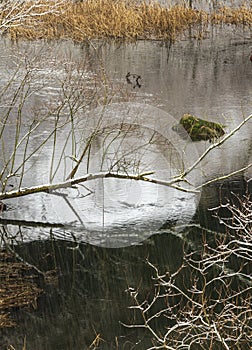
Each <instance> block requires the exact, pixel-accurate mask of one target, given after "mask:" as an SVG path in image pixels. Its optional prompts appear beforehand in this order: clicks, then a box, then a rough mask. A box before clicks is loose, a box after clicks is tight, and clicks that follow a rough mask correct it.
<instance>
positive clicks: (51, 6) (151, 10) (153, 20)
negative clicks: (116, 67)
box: [0, 0, 252, 41]
mask: <svg viewBox="0 0 252 350" xmlns="http://www.w3.org/2000/svg"><path fill="white" fill-rule="evenodd" d="M14 3H15V2H13V1H11V0H9V1H8V0H7V5H4V6H3V5H1V7H0V30H1V32H2V33H3V34H6V35H8V36H10V37H11V38H12V39H18V38H26V39H38V38H47V39H60V38H68V39H73V40H75V41H84V40H87V39H106V38H114V39H128V40H136V39H156V40H169V41H175V40H177V39H179V38H181V36H182V35H183V34H186V33H187V32H188V31H189V30H190V35H192V36H194V37H197V38H202V37H204V35H205V33H206V30H207V28H209V25H225V24H227V25H235V26H248V27H250V26H251V25H252V11H251V7H245V6H241V7H238V8H227V7H222V8H219V9H218V10H216V11H214V12H212V13H211V14H210V13H207V12H206V11H199V10H197V9H191V8H187V7H185V6H179V5H177V6H172V7H169V8H164V7H161V6H160V5H159V4H158V3H156V2H152V3H147V2H137V1H134V0H128V1H127V0H117V1H116V0H86V1H83V2H73V1H69V0H66V1H60V0H58V1H57V0H55V1H53V0H49V1H46V0H31V1H25V2H23V3H21V4H20V3H19V5H18V6H17V5H16V7H15V5H14Z"/></svg>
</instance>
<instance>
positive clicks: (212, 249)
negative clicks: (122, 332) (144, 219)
mask: <svg viewBox="0 0 252 350" xmlns="http://www.w3.org/2000/svg"><path fill="white" fill-rule="evenodd" d="M215 209H218V212H220V211H221V212H222V213H223V210H224V209H225V211H226V216H225V217H224V216H223V215H224V214H222V216H221V217H219V216H218V214H217V216H218V217H219V220H220V223H222V224H223V225H224V227H225V228H226V232H225V234H218V235H216V237H215V240H214V242H212V243H209V242H207V241H206V239H203V247H202V249H200V251H192V252H188V253H185V256H184V261H183V263H182V265H181V267H180V268H179V269H178V270H177V271H176V272H175V273H165V274H163V275H162V274H160V272H159V269H157V268H156V267H155V266H153V265H152V264H151V263H150V262H148V265H149V266H150V267H151V268H152V269H153V271H154V277H153V281H154V292H153V293H152V295H151V296H148V297H143V296H142V295H141V291H140V290H134V289H132V288H129V290H128V292H129V293H130V295H131V297H132V298H133V300H134V306H132V307H131V308H132V309H133V310H135V312H136V313H137V314H138V316H139V314H140V317H141V322H140V323H139V324H133V325H126V326H127V327H130V328H139V327H140V328H144V329H145V330H147V331H148V332H149V335H150V344H148V346H149V347H148V349H232V350H233V349H251V346H252V340H251V339H252V338H251V335H252V308H251V291H252V280H251V275H250V271H251V259H252V220H251V218H252V210H251V209H252V202H251V198H250V196H249V195H248V196H245V197H243V198H242V199H240V198H237V197H236V204H234V203H233V202H232V203H231V202H228V203H227V204H225V205H221V206H220V207H219V208H215ZM217 236H218V237H217ZM143 299H144V301H142V300H143Z"/></svg>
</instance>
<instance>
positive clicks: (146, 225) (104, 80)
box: [0, 30, 252, 350]
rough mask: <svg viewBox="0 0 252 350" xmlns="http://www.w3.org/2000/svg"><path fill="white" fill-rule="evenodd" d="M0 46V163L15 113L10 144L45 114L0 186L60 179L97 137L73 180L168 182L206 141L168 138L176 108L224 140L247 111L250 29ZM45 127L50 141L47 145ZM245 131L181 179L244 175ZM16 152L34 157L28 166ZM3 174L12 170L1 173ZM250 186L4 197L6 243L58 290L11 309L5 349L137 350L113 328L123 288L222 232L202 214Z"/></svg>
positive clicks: (134, 334)
mask: <svg viewBox="0 0 252 350" xmlns="http://www.w3.org/2000/svg"><path fill="white" fill-rule="evenodd" d="M0 46H1V52H2V54H1V61H0V68H1V70H0V71H1V73H0V74H1V89H3V88H4V87H5V90H4V92H5V93H4V94H3V93H1V110H2V115H5V116H7V115H8V123H7V124H6V128H5V129H4V132H3V135H2V141H3V142H2V143H1V147H2V158H1V164H2V166H4V165H5V164H6V162H7V160H8V159H9V157H10V156H11V154H12V152H13V145H15V136H14V135H15V133H16V130H17V129H16V125H17V124H16V120H17V116H20V115H21V114H22V117H20V118H21V119H20V135H19V139H21V137H22V136H24V135H25V133H27V131H28V130H30V129H29V128H31V125H37V124H36V122H37V121H38V120H41V118H42V119H43V118H44V119H43V122H42V123H40V124H38V126H37V128H36V130H35V131H34V132H32V133H31V136H30V138H29V142H27V143H26V142H23V143H22V144H21V145H20V147H19V149H18V152H17V154H16V155H15V160H14V162H13V168H12V172H13V173H14V175H12V176H10V178H9V179H8V181H7V184H5V183H3V184H2V185H3V186H5V185H6V190H10V189H15V188H18V186H19V185H20V184H21V185H22V186H23V187H28V186H31V185H39V184H41V183H48V182H50V180H51V181H52V182H59V181H63V180H64V179H66V177H67V176H68V175H69V173H70V171H71V169H72V168H73V167H74V165H76V159H79V157H80V156H81V154H82V152H83V149H84V148H85V145H87V140H89V137H90V135H91V134H92V133H93V134H94V131H96V133H95V135H94V136H93V137H92V142H91V143H90V147H89V148H88V152H87V153H86V156H85V158H84V160H83V162H81V165H80V166H79V167H78V170H77V173H76V176H83V175H85V174H86V173H97V172H100V171H103V172H104V171H114V172H120V173H123V172H124V173H125V172H126V173H130V174H132V173H133V174H139V173H145V172H154V174H151V175H149V176H150V177H153V178H158V179H159V180H163V181H167V179H168V180H170V179H173V177H174V176H176V175H178V174H179V173H181V172H182V171H183V170H184V169H185V168H188V167H189V166H191V165H192V164H193V163H194V162H195V161H196V160H197V158H198V157H199V156H200V155H201V154H202V153H203V152H204V151H205V150H206V149H207V148H208V147H209V146H211V144H210V143H209V142H205V141H201V142H198V143H193V142H191V141H190V140H188V139H185V138H181V137H180V136H179V135H177V134H176V133H175V132H174V131H173V130H172V126H173V125H174V124H176V123H177V122H178V121H179V119H180V118H181V116H182V115H183V114H184V113H191V114H194V115H196V116H198V117H200V118H203V119H208V120H212V121H216V122H220V123H222V124H224V125H225V130H226V131H227V132H230V131H231V130H233V129H234V128H235V127H237V126H238V125H239V124H240V123H241V122H242V121H243V120H244V119H245V118H246V117H248V116H249V115H250V114H251V112H252V85H251V81H252V62H251V61H250V55H251V51H252V40H251V34H250V33H245V32H241V31H233V30H230V31H229V32H228V33H227V32H225V33H224V32H223V33H219V34H218V35H217V33H212V35H210V34H209V38H207V39H205V40H204V41H202V42H198V41H195V40H184V41H181V42H178V43H175V44H173V45H172V46H169V45H164V44H161V43H159V42H145V41H140V42H137V43H129V44H120V43H110V44H106V43H101V42H93V43H92V45H86V44H85V45H80V44H78V45H77V44H74V43H72V42H70V41H62V42H57V43H55V42H41V41H38V42H32V43H29V42H19V43H12V42H10V41H8V40H4V39H2V40H1V41H0ZM27 72H29V74H28V78H27V76H25V73H27ZM128 72H130V73H131V74H133V73H134V74H136V75H140V76H141V87H139V86H135V84H134V82H133V84H129V83H128V82H127V80H126V78H125V77H126V74H127V73H128ZM11 77H14V78H11ZM22 81H23V82H25V84H24V83H22ZM8 82H10V84H9V85H8ZM20 87H22V89H23V90H22V89H21V88H20ZM27 87H28V88H27ZM20 90H22V93H21V94H20V95H19V96H20V97H19V99H17V100H16V101H15V103H14V104H12V106H13V105H14V107H12V108H11V111H10V113H9V114H8V108H9V106H10V105H11V101H12V98H13V95H14V93H15V91H20ZM1 91H3V90H1ZM83 94H84V95H83ZM59 106H62V108H60V107H59ZM104 106H105V107H104ZM20 110H21V111H22V113H19V111H20ZM48 111H50V113H49V114H48ZM69 115H70V116H72V118H71V117H69ZM73 125H74V128H73ZM55 126H57V133H56V134H54V135H56V136H55V137H53V136H52V137H50V138H49V136H50V131H51V130H52V128H53V127H55ZM14 130H15V132H14ZM73 130H74V131H73ZM97 130H98V132H97ZM251 132H252V121H251V120H250V121H249V122H247V123H246V124H245V125H244V126H242V127H241V128H240V129H239V130H238V131H237V132H236V133H235V134H234V135H233V136H232V137H231V138H230V139H229V140H227V141H226V142H225V143H224V144H223V145H221V146H219V147H217V148H216V149H214V150H213V151H211V152H210V154H209V155H207V156H206V157H205V158H204V159H203V161H202V162H201V163H200V164H199V165H198V166H197V167H195V168H194V169H193V171H192V172H190V174H189V175H188V181H189V182H190V183H192V184H193V185H194V187H198V186H201V185H202V184H204V183H205V182H206V181H211V180H212V179H215V178H217V177H220V176H224V175H227V174H229V173H232V172H236V171H237V170H239V169H241V168H246V166H247V165H248V164H249V163H251V160H252V154H251V152H252V138H251ZM47 139H48V140H47ZM42 144H43V147H38V146H39V145H42ZM34 150H35V151H34ZM24 152H26V153H25V154H26V155H29V154H30V155H31V156H30V158H29V159H28V161H27V163H26V166H25V168H24V167H22V161H23V159H24ZM74 158H75V160H73V159H74ZM10 167H11V162H10V163H8V166H7V167H6V169H5V173H4V175H6V174H8V171H9V169H10ZM250 178H251V168H249V169H246V170H244V171H243V172H240V173H238V174H236V176H233V177H232V178H231V179H229V180H228V181H225V182H223V181H216V182H214V183H212V184H211V185H209V186H206V187H203V188H199V191H198V192H197V193H192V192H190V190H191V189H192V186H191V185H190V184H183V186H184V188H185V189H186V190H187V191H189V192H182V191H179V190H177V189H172V188H170V187H165V186H156V185H153V184H150V183H145V182H143V183H141V182H136V181H133V180H119V179H98V180H92V181H90V182H87V184H85V186H83V187H79V188H71V189H63V190H62V191H60V190H59V191H58V192H57V193H56V194H55V193H43V194H36V195H31V196H28V197H22V198H20V199H18V200H17V199H9V200H6V201H5V202H6V204H7V211H6V212H3V213H2V214H1V218H2V220H3V219H4V220H5V221H4V224H5V226H4V227H5V229H7V232H8V235H7V238H6V237H5V238H4V242H5V243H6V240H9V242H12V243H16V245H15V247H16V248H15V249H16V250H17V251H18V252H19V254H20V255H21V256H22V257H23V258H25V259H26V260H27V261H29V262H30V263H32V264H34V265H36V266H38V267H39V268H40V269H42V270H45V271H46V270H50V269H54V268H56V269H58V271H59V272H60V275H59V281H58V285H57V287H56V286H53V287H52V286H47V287H46V292H45V293H44V294H43V295H42V297H41V298H40V299H39V301H38V308H37V309H36V310H34V311H32V312H30V311H29V310H26V309H24V310H22V311H19V312H18V313H17V315H16V317H17V320H18V327H17V328H16V329H15V330H8V331H5V332H3V345H2V346H6V344H7V343H8V342H10V343H12V344H13V345H14V346H15V347H16V348H21V344H22V341H23V339H24V337H25V336H26V337H27V344H28V345H27V348H29V349H32V348H35V349H38V350H39V349H43V350H44V349H54V350H55V349H65V350H68V349H69V350H70V349H87V348H88V347H89V346H90V344H91V343H92V341H93V340H94V339H95V337H96V335H97V334H99V335H100V337H101V338H102V339H103V341H102V343H101V345H100V348H101V349H113V348H115V349H117V348H119V349H132V348H139V349H144V348H145V345H144V344H145V340H144V333H143V332H141V330H138V329H135V330H131V331H129V330H128V329H126V328H125V327H123V326H122V325H121V324H120V322H126V323H131V321H132V320H131V316H132V314H131V313H130V312H129V310H128V308H127V307H128V306H129V305H130V303H131V302H132V301H130V300H129V297H128V295H127V294H126V293H125V290H126V289H127V288H128V287H131V286H133V287H138V286H140V285H141V288H142V289H143V293H144V292H146V293H147V292H148V290H149V289H150V288H151V283H150V280H149V277H150V275H151V272H150V269H149V268H148V267H147V265H146V262H145V260H146V258H148V259H149V261H151V262H152V263H154V264H157V265H158V266H160V268H161V269H164V270H165V271H166V270H167V271H170V272H171V271H176V269H177V268H178V267H179V266H180V263H181V259H182V256H183V247H184V245H185V244H186V245H189V246H192V247H195V246H197V245H198V244H200V240H201V238H200V237H201V230H199V229H197V228H195V227H196V226H197V225H199V223H200V224H201V225H202V226H204V227H208V228H209V229H212V230H214V229H221V228H220V227H218V224H217V222H216V221H215V220H214V219H213V218H211V215H210V214H209V211H208V209H209V208H212V207H214V206H217V205H218V204H219V203H220V200H224V201H225V196H229V194H230V192H231V191H233V192H237V193H243V191H244V188H245V187H246V182H245V180H248V179H250ZM7 224H8V225H7ZM6 225H7V226H6ZM62 225H64V226H63V227H62ZM209 239H211V234H209ZM0 344H1V343H0Z"/></svg>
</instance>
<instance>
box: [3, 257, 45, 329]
mask: <svg viewBox="0 0 252 350" xmlns="http://www.w3.org/2000/svg"><path fill="white" fill-rule="evenodd" d="M33 272H34V271H33V270H32V269H31V268H30V267H28V266H27V265H25V264H24V263H22V262H18V261H15V258H14V257H13V256H12V255H11V254H10V253H8V252H6V251H0V329H1V328H5V327H13V326H14V325H15V323H14V322H13V320H11V318H10V314H9V312H10V311H11V310H13V309H16V308H20V307H33V308H36V305H37V298H38V296H39V294H40V293H41V292H42V290H41V289H40V288H38V286H37V284H36V283H35V282H34V274H33Z"/></svg>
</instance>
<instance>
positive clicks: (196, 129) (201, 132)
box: [172, 114, 225, 142]
mask: <svg viewBox="0 0 252 350" xmlns="http://www.w3.org/2000/svg"><path fill="white" fill-rule="evenodd" d="M181 128H183V129H184V130H186V132H187V134H188V135H189V136H190V138H191V140H192V141H202V140H209V141H210V142H211V141H212V140H214V139H217V138H219V137H221V136H223V135H224V134H225V131H224V129H223V128H224V125H222V124H219V123H215V122H209V121H207V120H203V119H200V118H197V117H195V116H193V115H192V114H184V115H183V117H182V118H181V119H180V121H179V124H177V125H174V126H173V127H172V130H174V131H176V132H179V131H181Z"/></svg>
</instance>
